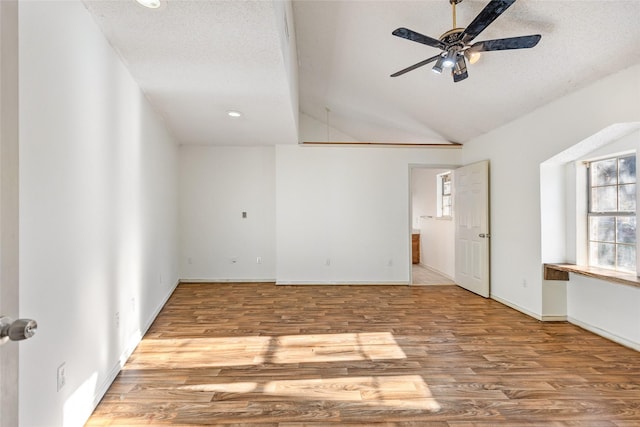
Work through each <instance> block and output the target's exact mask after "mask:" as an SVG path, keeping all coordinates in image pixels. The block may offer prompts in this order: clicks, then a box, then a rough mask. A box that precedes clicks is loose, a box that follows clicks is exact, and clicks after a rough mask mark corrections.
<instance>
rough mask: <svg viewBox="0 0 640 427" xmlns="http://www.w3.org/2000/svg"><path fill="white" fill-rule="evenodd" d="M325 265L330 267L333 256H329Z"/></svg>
mask: <svg viewBox="0 0 640 427" xmlns="http://www.w3.org/2000/svg"><path fill="white" fill-rule="evenodd" d="M324 265H326V266H327V267H329V266H330V265H331V258H327V259H326V261H325V262H324Z"/></svg>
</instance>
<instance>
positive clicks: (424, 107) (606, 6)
mask: <svg viewBox="0 0 640 427" xmlns="http://www.w3.org/2000/svg"><path fill="white" fill-rule="evenodd" d="M85 4H86V6H87V9H88V10H89V12H90V13H91V14H92V15H93V16H94V18H95V20H96V22H97V23H98V24H99V25H100V27H101V28H102V30H103V32H104V33H105V35H106V36H107V38H108V39H109V40H110V42H111V44H112V45H113V46H114V48H115V49H116V50H117V51H118V52H119V53H120V55H121V56H122V57H123V59H124V61H125V63H126V64H127V66H128V67H129V69H130V71H131V73H132V75H133V77H134V78H135V79H136V80H137V81H138V83H139V84H140V86H141V88H142V90H143V91H144V92H145V94H146V95H147V97H148V98H149V100H150V101H151V102H152V104H154V106H155V108H156V109H157V110H158V111H159V112H160V113H161V114H162V115H163V116H164V118H165V120H166V121H167V123H168V125H169V127H170V128H171V129H172V132H173V133H174V134H175V135H176V137H177V138H178V139H179V141H180V142H181V143H183V144H217V145H247V144H250V145H256V144H282V143H295V142H297V136H296V132H297V129H296V123H297V122H296V119H295V115H296V113H297V111H295V110H297V108H298V106H297V102H296V101H297V100H296V96H297V94H296V89H297V90H298V91H299V102H300V104H299V109H300V112H301V113H304V114H306V115H308V116H310V117H311V118H313V119H316V120H317V121H319V122H322V123H324V122H325V121H326V119H327V111H326V109H327V108H329V109H330V113H329V114H330V117H329V119H330V122H331V126H332V127H333V128H336V129H337V130H339V131H341V132H342V133H343V134H345V135H348V136H350V137H352V138H353V139H355V140H359V141H370V142H420V143H433V142H436V143H437V142H442V141H453V142H461V143H464V142H467V141H469V140H470V139H472V138H474V137H476V136H478V135H480V134H483V133H486V132H488V131H490V130H492V129H494V128H496V127H499V126H501V125H503V124H505V123H507V122H509V121H511V120H513V119H515V118H517V117H519V116H521V115H522V114H525V113H527V112H530V111H532V110H534V109H536V108H538V107H540V106H542V105H544V104H546V103H548V102H550V101H552V100H553V99H555V98H558V97H561V96H563V95H565V94H567V93H569V92H572V91H574V90H576V89H579V88H581V87H583V86H585V85H587V84H589V83H590V82H593V81H595V80H597V79H599V78H601V77H603V76H605V75H608V74H611V73H614V72H616V71H618V70H620V69H623V68H626V67H628V66H630V65H632V64H636V63H639V62H640V25H639V24H638V23H639V22H640V0H627V1H609V0H572V1H551V0H527V1H525V0H519V1H517V2H516V3H515V4H514V5H513V6H511V7H510V8H509V9H508V10H507V11H506V12H505V13H504V14H503V15H502V16H500V17H499V18H498V19H497V20H496V21H495V22H494V23H493V24H491V26H489V27H488V28H487V29H486V30H485V31H484V32H483V33H482V34H480V35H479V36H478V37H477V38H476V41H480V40H488V39H494V38H502V37H513V36H519V35H528V34H541V35H542V40H541V41H540V43H539V44H538V46H536V47H534V48H533V49H524V50H517V51H513V50H512V51H504V52H487V53H485V54H483V57H482V58H481V60H480V61H479V62H478V63H477V64H474V65H470V66H469V78H468V79H466V80H464V81H462V82H459V83H453V82H452V80H451V77H450V75H447V73H443V74H442V75H436V74H434V73H432V72H431V67H430V66H429V65H427V66H425V67H423V68H420V69H418V70H414V71H411V72H409V73H407V74H405V75H403V76H400V77H396V78H391V77H389V75H390V74H391V73H393V72H395V71H398V70H400V69H402V68H405V67H407V66H409V65H412V64H414V63H416V62H419V61H421V60H423V59H426V58H429V57H431V56H433V55H435V54H437V53H438V50H437V49H434V48H431V47H428V46H425V45H421V44H418V43H414V42H410V41H407V40H402V39H400V38H397V37H394V36H392V35H391V32H392V31H393V30H394V29H395V28H398V27H407V28H410V29H412V30H415V31H417V32H420V33H423V34H425V35H429V36H431V37H434V38H438V37H439V36H440V35H441V34H442V33H444V32H445V31H447V30H449V29H450V28H451V25H452V22H451V21H452V19H451V6H450V4H449V2H448V0H422V1H403V0H394V1H367V0H354V1H339V0H336V1H326V0H323V1H306V0H296V1H294V2H293V16H292V17H289V20H290V21H292V22H290V25H291V27H292V30H291V33H292V39H294V40H291V42H292V43H294V42H295V43H296V46H297V55H298V64H299V67H298V74H299V76H298V79H299V81H298V82H297V83H296V76H295V72H294V73H293V74H290V73H288V71H287V58H286V54H284V58H283V51H286V48H284V49H283V45H282V43H283V42H282V37H281V33H282V31H281V29H279V28H282V26H281V25H280V24H279V21H278V17H279V10H281V9H282V8H281V7H280V6H282V4H281V3H279V2H277V1H276V2H273V1H238V0H235V1H203V0H202V1H183V0H174V1H165V2H164V3H163V6H162V7H161V8H160V9H158V10H148V9H145V8H143V7H141V6H139V5H138V4H137V3H136V2H135V1H133V0H120V1H92V0H86V1H85ZM486 4H487V1H475V0H464V1H463V2H462V3H460V4H459V5H458V7H457V12H458V13H457V23H458V26H459V27H464V26H466V25H467V24H468V23H469V22H471V20H472V19H473V18H474V17H475V16H476V15H477V14H478V13H479V12H480V10H482V8H483V7H484V6H485V5H486ZM278 5H280V6H278ZM279 7H280V8H279ZM293 26H295V32H294V31H293ZM292 83H293V85H294V86H293V87H292V86H291V84H292ZM296 86H297V88H296ZM231 109H237V110H240V111H242V112H243V113H244V116H243V117H242V118H240V119H239V120H231V119H230V118H228V117H227V116H226V115H225V112H226V111H227V110H231ZM567 114H576V113H575V112H567Z"/></svg>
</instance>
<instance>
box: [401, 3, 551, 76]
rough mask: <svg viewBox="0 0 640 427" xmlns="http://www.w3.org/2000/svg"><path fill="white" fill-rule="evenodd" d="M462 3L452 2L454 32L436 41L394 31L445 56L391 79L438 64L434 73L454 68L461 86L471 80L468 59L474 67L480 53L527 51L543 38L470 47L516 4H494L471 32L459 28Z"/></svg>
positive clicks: (534, 36)
mask: <svg viewBox="0 0 640 427" xmlns="http://www.w3.org/2000/svg"><path fill="white" fill-rule="evenodd" d="M461 1H462V0H449V3H451V7H452V12H453V29H451V30H449V31H447V32H446V33H444V34H443V35H441V36H440V38H439V39H434V38H431V37H429V36H425V35H423V34H420V33H417V32H415V31H412V30H410V29H408V28H398V29H396V30H395V31H393V33H392V34H393V35H394V36H398V37H400V38H403V39H407V40H411V41H414V42H418V43H422V44H426V45H427V46H431V47H435V48H438V49H441V50H442V52H440V53H439V54H437V55H435V56H432V57H431V58H428V59H425V60H424V61H420V62H418V63H417V64H414V65H412V66H410V67H407V68H405V69H403V70H400V71H398V72H396V73H393V74H391V77H398V76H401V75H403V74H404V73H407V72H409V71H411V70H415V69H416V68H419V67H422V66H423V65H427V64H428V63H430V62H433V61H436V63H435V65H434V66H433V71H434V72H436V73H438V74H440V73H442V70H443V69H444V68H451V74H452V75H453V81H454V82H459V81H461V80H464V79H466V78H467V77H469V73H468V72H467V63H466V61H465V57H466V58H467V59H469V62H470V63H472V64H473V63H474V62H475V61H476V60H477V57H478V56H479V53H480V52H487V51H492V50H507V49H527V48H531V47H534V46H535V45H537V44H538V42H539V41H540V39H541V38H542V36H541V35H540V34H535V35H531V36H520V37H509V38H504V39H495V40H485V41H481V42H476V43H474V44H470V43H471V42H472V41H473V39H475V38H476V37H477V36H478V35H479V34H480V33H481V32H482V31H483V30H484V29H485V28H487V27H488V26H489V24H491V23H492V22H493V21H494V20H495V19H496V18H497V17H498V16H500V15H501V14H502V13H503V12H504V11H505V10H507V9H508V8H509V6H511V5H512V4H513V3H515V1H516V0H491V1H490V2H489V4H488V5H486V6H485V8H484V9H482V11H481V12H480V13H479V14H478V16H476V17H475V19H474V20H473V21H472V22H471V24H469V26H467V28H456V4H458V3H460V2H461Z"/></svg>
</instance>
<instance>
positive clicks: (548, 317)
mask: <svg viewBox="0 0 640 427" xmlns="http://www.w3.org/2000/svg"><path fill="white" fill-rule="evenodd" d="M540 320H542V321H543V322H566V321H567V320H568V318H567V315H566V314H564V315H563V314H543V315H542V319H540Z"/></svg>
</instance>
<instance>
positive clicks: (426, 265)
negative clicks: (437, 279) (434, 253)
mask: <svg viewBox="0 0 640 427" xmlns="http://www.w3.org/2000/svg"><path fill="white" fill-rule="evenodd" d="M419 265H421V266H423V267H424V268H428V269H429V270H431V271H435V272H436V273H438V274H439V275H441V276H444V277H446V278H447V279H449V280H451V281H452V282H455V280H454V278H453V277H452V276H449V275H448V274H447V273H445V272H443V271H440V270H438V269H437V268H435V267H431V266H430V265H428V264H422V263H420V264H419Z"/></svg>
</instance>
